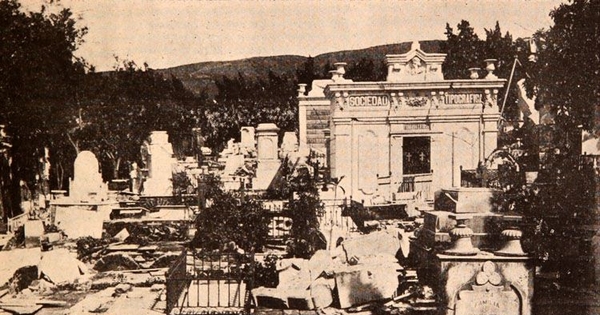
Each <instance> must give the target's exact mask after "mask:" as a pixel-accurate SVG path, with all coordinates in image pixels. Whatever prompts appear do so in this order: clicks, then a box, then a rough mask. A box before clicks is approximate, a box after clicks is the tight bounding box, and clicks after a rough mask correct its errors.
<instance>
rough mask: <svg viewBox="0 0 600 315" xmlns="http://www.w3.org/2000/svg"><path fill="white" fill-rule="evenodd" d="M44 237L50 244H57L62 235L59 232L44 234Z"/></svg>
mask: <svg viewBox="0 0 600 315" xmlns="http://www.w3.org/2000/svg"><path fill="white" fill-rule="evenodd" d="M44 237H45V238H46V240H48V243H50V244H54V243H58V242H60V241H61V240H62V234H61V233H60V232H53V233H46V234H45V235H44Z"/></svg>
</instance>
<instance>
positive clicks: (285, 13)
mask: <svg viewBox="0 0 600 315" xmlns="http://www.w3.org/2000/svg"><path fill="white" fill-rule="evenodd" d="M46 1H48V0H21V1H20V2H21V3H22V5H23V8H24V9H26V10H33V11H39V8H40V7H41V5H42V4H44V3H45V2H46ZM561 2H562V1H561V0H468V1H465V0H445V1H442V0H420V1H418V0H396V1H391V0H390V1H388V0H379V1H375V0H360V1H359V0H355V1H337V0H335V1H334V0H300V1H283V0H274V1H273V0H271V1H267V0H248V1H234V0H212V1H207V0H60V1H59V4H58V5H59V6H63V7H67V8H71V10H72V11H73V13H74V16H75V17H76V18H77V19H78V21H77V25H79V26H80V27H83V26H85V27H87V28H88V34H87V35H86V36H85V37H84V40H85V42H84V43H83V44H82V45H81V46H80V48H79V49H78V51H77V53H76V54H77V55H78V56H80V57H83V58H85V59H86V60H87V61H88V62H89V63H91V64H92V65H94V66H95V67H96V69H97V70H98V71H104V70H110V69H112V68H113V67H114V66H115V58H114V57H115V56H118V58H119V59H120V60H124V59H128V60H133V61H135V62H136V63H137V64H138V65H141V64H143V63H144V62H146V63H148V65H149V66H150V67H151V68H154V69H162V68H168V67H173V66H178V65H184V64H190V63H196V62H203V61H226V60H236V59H243V58H248V57H255V56H273V55H302V56H309V55H310V56H316V55H319V54H322V53H326V52H332V51H339V50H352V49H361V48H367V47H371V46H377V45H385V44H392V43H399V42H405V41H414V40H429V39H445V35H444V32H445V26H446V23H449V24H450V26H452V27H453V28H454V29H455V30H456V25H457V24H458V23H460V21H461V20H467V21H469V22H470V23H471V26H473V27H474V28H475V32H476V33H478V35H479V36H480V38H485V31H484V29H485V28H487V29H490V28H493V27H494V26H495V23H496V21H499V22H500V27H501V29H502V31H503V32H506V31H509V32H510V33H511V34H512V35H513V38H517V37H529V36H531V34H533V33H534V32H535V31H536V30H538V29H541V28H548V27H549V26H551V25H552V19H551V18H550V16H549V13H550V11H551V10H552V9H553V8H555V7H557V6H558V5H559V4H560V3H561ZM53 5H54V6H56V4H53Z"/></svg>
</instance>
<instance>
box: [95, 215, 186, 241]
mask: <svg viewBox="0 0 600 315" xmlns="http://www.w3.org/2000/svg"><path fill="white" fill-rule="evenodd" d="M188 227H189V225H188V223H187V222H185V221H148V220H135V219H130V220H113V221H105V222H104V230H105V231H106V233H107V234H108V235H111V236H117V235H119V233H121V232H122V231H124V230H125V231H126V232H127V234H128V235H127V236H126V237H125V238H124V239H122V241H125V242H126V243H129V244H148V243H151V242H159V241H160V242H171V241H185V240H187V235H188Z"/></svg>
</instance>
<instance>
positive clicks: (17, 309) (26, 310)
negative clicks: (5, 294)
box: [0, 305, 43, 315]
mask: <svg viewBox="0 0 600 315" xmlns="http://www.w3.org/2000/svg"><path fill="white" fill-rule="evenodd" d="M0 308H2V309H3V310H5V311H9V312H11V313H13V314H19V315H28V314H35V313H36V312H37V311H39V310H41V309H42V308H43V306H42V305H22V306H0Z"/></svg>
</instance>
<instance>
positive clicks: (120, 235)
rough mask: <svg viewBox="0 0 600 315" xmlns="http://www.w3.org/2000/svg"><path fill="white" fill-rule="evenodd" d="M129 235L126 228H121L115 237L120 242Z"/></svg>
mask: <svg viewBox="0 0 600 315" xmlns="http://www.w3.org/2000/svg"><path fill="white" fill-rule="evenodd" d="M128 237H129V232H128V231H127V229H122V230H121V231H120V232H119V233H117V234H116V235H115V238H116V239H118V240H119V241H120V242H124V241H125V240H126V239H127V238H128Z"/></svg>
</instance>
